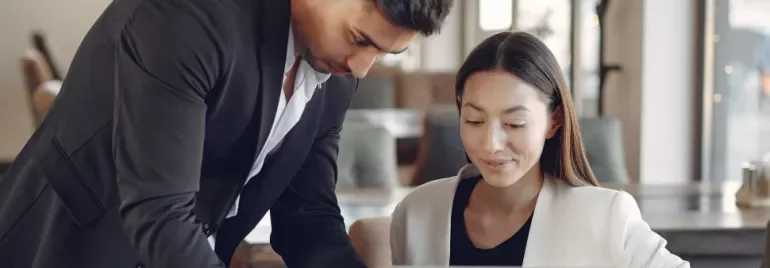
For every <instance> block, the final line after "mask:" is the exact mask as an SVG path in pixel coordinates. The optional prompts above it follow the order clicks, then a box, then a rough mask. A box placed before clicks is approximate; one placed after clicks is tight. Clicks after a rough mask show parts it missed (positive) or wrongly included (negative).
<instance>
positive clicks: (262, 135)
mask: <svg viewBox="0 0 770 268" xmlns="http://www.w3.org/2000/svg"><path fill="white" fill-rule="evenodd" d="M289 2H290V1H288V0H287V1H275V0H267V1H262V8H261V10H260V12H263V14H262V21H261V23H262V25H261V28H262V29H261V31H262V43H261V45H260V47H259V65H260V66H259V69H260V75H261V79H260V87H259V91H260V102H261V103H260V107H261V110H260V113H259V116H260V119H259V137H258V140H257V152H256V153H255V154H258V153H259V151H261V150H262V148H263V147H264V146H265V142H266V141H267V138H268V136H269V134H270V130H271V129H272V127H273V121H274V120H275V113H276V109H277V108H278V101H279V100H278V98H280V97H281V90H283V68H284V63H285V61H286V42H287V40H288V34H289V23H290V13H291V8H290V6H289ZM255 158H256V155H255Z"/></svg>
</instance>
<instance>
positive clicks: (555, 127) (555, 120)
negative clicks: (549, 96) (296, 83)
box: [546, 105, 564, 139]
mask: <svg viewBox="0 0 770 268" xmlns="http://www.w3.org/2000/svg"><path fill="white" fill-rule="evenodd" d="M563 124H564V110H562V108H561V105H559V107H556V110H554V111H553V112H552V113H551V129H549V130H548V133H547V136H546V139H550V138H553V135H556V132H558V131H559V128H561V126H562V125H563Z"/></svg>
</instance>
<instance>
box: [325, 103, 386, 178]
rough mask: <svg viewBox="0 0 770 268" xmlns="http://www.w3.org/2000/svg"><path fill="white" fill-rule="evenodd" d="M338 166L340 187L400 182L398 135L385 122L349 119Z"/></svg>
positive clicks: (342, 135) (341, 144)
mask: <svg viewBox="0 0 770 268" xmlns="http://www.w3.org/2000/svg"><path fill="white" fill-rule="evenodd" d="M348 112H349V113H350V112H354V111H348ZM337 169H338V172H337V174H338V175H337V189H350V188H394V187H396V186H398V184H399V182H398V163H397V159H396V139H395V138H394V137H393V136H392V135H391V134H390V132H388V130H387V129H385V128H384V127H382V126H378V125H375V124H373V123H370V122H368V121H363V120H354V119H347V120H345V122H344V123H343V127H342V132H341V133H340V142H339V155H338V156H337Z"/></svg>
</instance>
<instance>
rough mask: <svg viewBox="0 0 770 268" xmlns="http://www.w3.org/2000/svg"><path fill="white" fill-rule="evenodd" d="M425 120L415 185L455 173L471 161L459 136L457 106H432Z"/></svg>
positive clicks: (416, 167) (413, 182)
mask: <svg viewBox="0 0 770 268" xmlns="http://www.w3.org/2000/svg"><path fill="white" fill-rule="evenodd" d="M423 124H424V125H423V129H424V131H423V135H422V138H421V139H420V145H419V153H418V155H417V162H416V163H415V172H414V176H413V177H412V180H411V185H412V186H418V185H421V184H423V183H426V182H429V181H432V180H436V179H441V178H446V177H451V176H455V175H457V172H458V171H459V170H460V168H462V167H463V166H464V165H465V164H467V163H468V160H467V158H466V155H465V149H464V148H463V144H462V140H461V139H460V118H459V115H458V112H457V107H456V106H454V105H452V106H442V107H433V108H431V109H429V110H428V111H427V112H426V115H425V119H424V121H423Z"/></svg>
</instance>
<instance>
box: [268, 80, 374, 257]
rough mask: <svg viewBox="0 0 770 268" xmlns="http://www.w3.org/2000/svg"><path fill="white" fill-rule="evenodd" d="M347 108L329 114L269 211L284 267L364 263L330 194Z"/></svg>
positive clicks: (273, 237) (272, 240) (272, 238)
mask: <svg viewBox="0 0 770 268" xmlns="http://www.w3.org/2000/svg"><path fill="white" fill-rule="evenodd" d="M325 90H337V89H336V88H335V89H325ZM340 90H341V89H340ZM331 97H335V96H331ZM327 98H329V96H327ZM347 105H349V102H348V103H347ZM347 107H348V106H345V107H344V108H345V109H340V110H341V111H340V112H339V113H333V114H331V116H335V119H334V123H333V124H332V127H331V129H330V130H329V131H328V132H327V133H326V134H325V135H323V137H321V138H317V139H316V140H315V141H313V145H312V148H311V149H310V152H309V154H308V156H307V158H306V159H305V161H304V163H303V164H302V166H301V167H300V169H299V171H298V172H297V174H296V175H295V176H294V178H293V179H292V181H291V183H290V185H289V186H288V187H287V188H286V189H285V190H284V192H283V193H282V194H281V196H280V197H279V198H278V200H277V201H276V203H275V204H274V205H273V207H272V209H271V210H270V216H271V220H272V224H271V226H272V227H273V229H272V233H271V236H270V244H271V246H272V247H273V249H274V250H275V251H276V252H277V253H278V254H280V255H281V257H282V258H283V260H284V262H285V263H286V265H287V266H288V267H351V268H355V267H366V265H365V264H364V263H363V260H361V257H360V256H359V255H358V253H357V252H356V250H355V249H354V248H353V246H352V244H351V242H350V238H349V237H348V234H347V231H346V227H345V224H344V220H343V218H342V215H341V213H340V208H339V205H338V204H337V196H336V193H335V186H336V182H337V154H338V152H339V140H340V131H341V129H342V121H343V119H344V117H345V111H346V110H347Z"/></svg>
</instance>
